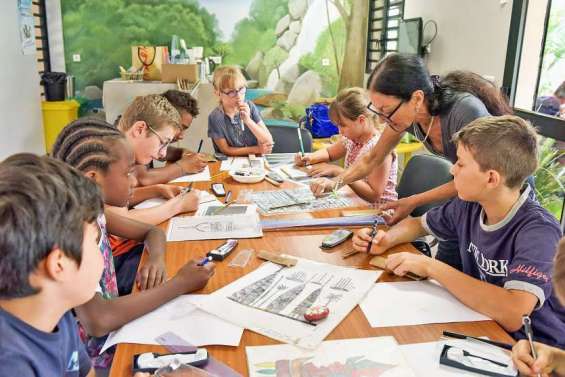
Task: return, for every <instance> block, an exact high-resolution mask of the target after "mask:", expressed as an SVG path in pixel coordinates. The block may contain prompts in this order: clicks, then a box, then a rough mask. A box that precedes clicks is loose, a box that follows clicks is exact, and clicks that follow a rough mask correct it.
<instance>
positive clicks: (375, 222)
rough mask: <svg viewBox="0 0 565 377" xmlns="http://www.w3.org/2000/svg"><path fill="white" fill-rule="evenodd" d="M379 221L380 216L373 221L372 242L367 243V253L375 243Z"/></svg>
mask: <svg viewBox="0 0 565 377" xmlns="http://www.w3.org/2000/svg"><path fill="white" fill-rule="evenodd" d="M378 223H379V220H378V218H375V221H373V228H372V229H371V242H369V244H368V245H367V253H368V252H370V251H371V246H372V245H373V240H374V239H375V236H376V235H377V225H378Z"/></svg>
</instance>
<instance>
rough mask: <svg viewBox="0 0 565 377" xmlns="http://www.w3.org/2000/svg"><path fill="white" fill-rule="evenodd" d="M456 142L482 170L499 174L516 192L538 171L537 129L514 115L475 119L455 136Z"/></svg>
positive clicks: (454, 140)
mask: <svg viewBox="0 0 565 377" xmlns="http://www.w3.org/2000/svg"><path fill="white" fill-rule="evenodd" d="M453 142H454V143H456V144H461V145H463V146H464V147H465V148H466V149H468V150H469V151H470V152H471V153H472V155H473V158H474V159H475V161H477V163H478V164H479V166H480V168H481V170H482V171H485V170H489V169H493V170H496V171H497V172H499V173H500V174H501V175H502V176H504V178H505V180H506V186H508V187H509V188H512V189H514V188H519V187H520V186H521V185H522V184H523V183H524V181H525V180H526V178H527V177H528V176H530V175H532V174H533V173H534V171H535V170H536V168H537V164H538V159H537V155H538V147H537V134H536V130H535V128H534V127H533V126H532V125H531V124H530V123H529V122H526V121H525V120H523V119H522V118H519V117H517V116H514V115H503V116H498V117H483V118H478V119H475V120H474V121H472V122H471V123H469V124H468V125H466V126H465V127H463V128H462V129H461V130H459V131H458V132H457V133H455V135H453Z"/></svg>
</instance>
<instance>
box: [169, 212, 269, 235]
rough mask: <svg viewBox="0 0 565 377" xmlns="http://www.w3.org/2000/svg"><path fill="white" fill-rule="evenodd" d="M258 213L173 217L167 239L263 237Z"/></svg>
mask: <svg viewBox="0 0 565 377" xmlns="http://www.w3.org/2000/svg"><path fill="white" fill-rule="evenodd" d="M262 235H263V231H262V230H261V223H260V222H259V216H258V215H257V213H253V214H250V215H218V216H187V217H173V218H171V220H170V221H169V227H168V229H167V241H169V242H171V241H192V240H222V239H228V238H256V237H261V236H262Z"/></svg>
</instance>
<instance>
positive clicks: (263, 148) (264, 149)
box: [259, 143, 273, 154]
mask: <svg viewBox="0 0 565 377" xmlns="http://www.w3.org/2000/svg"><path fill="white" fill-rule="evenodd" d="M272 151H273V143H259V153H260V154H269V153H271V152H272Z"/></svg>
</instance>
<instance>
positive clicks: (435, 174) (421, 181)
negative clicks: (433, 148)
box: [396, 154, 453, 217]
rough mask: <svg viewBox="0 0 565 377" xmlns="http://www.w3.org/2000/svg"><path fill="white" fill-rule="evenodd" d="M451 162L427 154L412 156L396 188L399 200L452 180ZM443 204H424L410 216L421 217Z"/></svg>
mask: <svg viewBox="0 0 565 377" xmlns="http://www.w3.org/2000/svg"><path fill="white" fill-rule="evenodd" d="M451 166H452V165H451V162H449V161H448V160H446V159H445V158H441V157H437V156H434V155H429V154H419V155H415V156H413V157H412V158H411V159H410V161H408V164H406V167H405V168H404V172H403V173H402V177H401V178H400V182H399V183H398V186H397V188H396V192H398V197H399V198H406V197H408V196H411V195H414V194H419V193H421V192H425V191H428V190H431V189H433V188H435V187H438V186H441V185H443V184H444V183H447V182H449V181H451V180H452V179H453V176H452V175H451V173H450V169H451ZM442 203H443V202H438V203H429V204H424V205H422V206H420V207H417V208H415V209H414V210H413V211H412V213H411V215H412V216H415V217H416V216H422V215H423V214H424V213H426V212H427V211H428V210H429V209H431V208H433V207H436V206H438V205H440V204H442Z"/></svg>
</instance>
